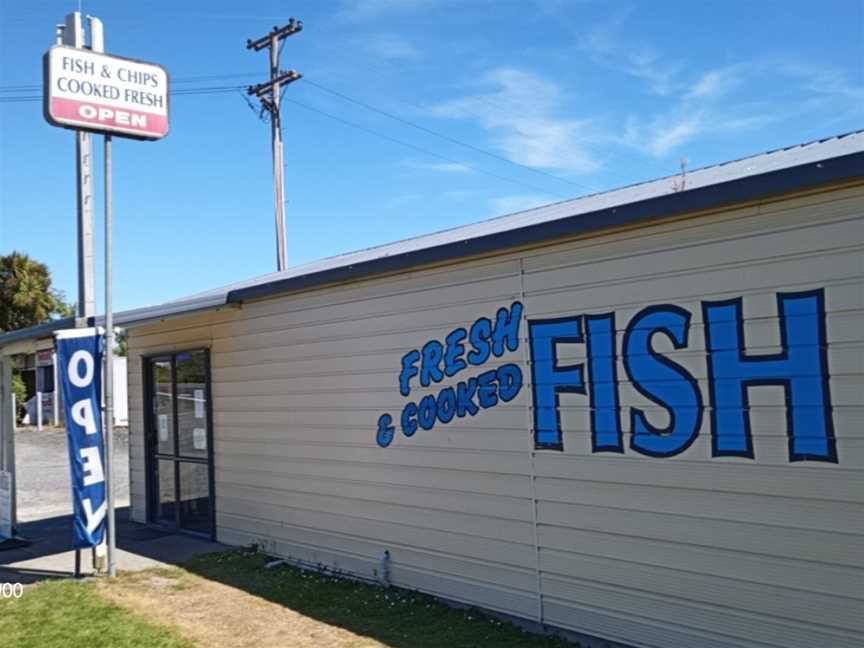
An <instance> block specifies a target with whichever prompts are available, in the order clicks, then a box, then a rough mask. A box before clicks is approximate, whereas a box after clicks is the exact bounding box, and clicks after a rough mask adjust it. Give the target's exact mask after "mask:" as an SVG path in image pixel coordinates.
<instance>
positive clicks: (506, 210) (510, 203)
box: [488, 194, 549, 216]
mask: <svg viewBox="0 0 864 648" xmlns="http://www.w3.org/2000/svg"><path fill="white" fill-rule="evenodd" d="M488 203H489V209H490V210H491V211H492V214H493V215H495V216H502V215H505V214H512V213H514V212H519V211H525V210H526V209H532V208H534V207H540V206H541V205H547V204H549V197H548V196H540V195H535V194H517V195H514V196H499V197H498V198H491V199H490V200H489V201H488Z"/></svg>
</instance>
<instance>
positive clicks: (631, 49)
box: [576, 7, 682, 95]
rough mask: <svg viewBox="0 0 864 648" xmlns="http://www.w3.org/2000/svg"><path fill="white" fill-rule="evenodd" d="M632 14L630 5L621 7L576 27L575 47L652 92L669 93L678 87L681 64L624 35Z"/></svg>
mask: <svg viewBox="0 0 864 648" xmlns="http://www.w3.org/2000/svg"><path fill="white" fill-rule="evenodd" d="M632 13H633V8H632V7H628V8H624V9H620V10H618V11H616V12H613V13H612V14H611V16H610V17H609V18H608V19H607V20H606V22H603V23H600V24H598V25H595V26H594V27H593V28H591V29H589V30H587V31H585V30H583V29H580V30H578V32H576V33H577V39H578V46H579V48H580V49H581V50H582V51H583V52H585V53H587V54H588V55H589V56H590V57H591V59H592V60H593V61H594V62H596V63H599V64H601V65H605V66H607V67H611V68H613V69H615V70H618V71H620V72H623V73H625V74H628V75H630V76H633V77H636V78H637V79H642V80H643V81H646V82H647V83H648V85H649V87H650V88H651V91H652V92H654V93H655V94H658V95H668V94H671V93H672V92H674V91H675V90H676V89H677V88H678V87H679V84H678V81H677V76H678V74H679V73H680V71H681V68H682V66H681V64H680V63H678V62H669V61H665V60H663V58H662V57H661V56H660V53H659V52H658V51H657V50H656V49H654V48H653V47H648V46H645V45H640V44H639V43H636V42H634V41H633V39H629V38H626V37H625V36H624V35H623V33H622V31H623V27H624V25H625V23H626V22H627V20H628V19H629V18H630V15H631V14H632Z"/></svg>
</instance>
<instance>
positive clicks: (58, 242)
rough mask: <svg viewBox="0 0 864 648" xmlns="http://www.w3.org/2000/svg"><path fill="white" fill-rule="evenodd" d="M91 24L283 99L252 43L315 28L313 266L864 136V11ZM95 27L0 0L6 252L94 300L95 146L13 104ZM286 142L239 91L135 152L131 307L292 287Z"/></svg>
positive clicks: (665, 10) (282, 13)
mask: <svg viewBox="0 0 864 648" xmlns="http://www.w3.org/2000/svg"><path fill="white" fill-rule="evenodd" d="M82 4H83V11H84V12H85V13H90V14H93V15H95V16H98V17H99V18H101V19H102V20H103V22H104V23H105V31H106V51H108V52H109V53H113V54H117V55H121V56H128V57H132V58H138V59H144V60H148V61H153V62H157V63H160V64H161V65H163V66H165V67H166V68H167V69H168V71H169V73H170V74H171V76H172V79H173V81H174V89H175V90H179V89H181V88H182V89H189V88H196V87H208V88H209V87H214V86H220V87H224V86H233V85H246V84H249V83H254V82H258V81H263V80H264V78H265V74H266V68H267V63H266V54H265V53H263V52H262V53H258V54H256V53H253V52H250V51H247V50H246V48H245V42H246V39H247V38H248V37H257V36H260V35H263V34H264V33H266V32H267V31H269V29H270V28H271V27H272V26H273V25H276V24H282V23H284V22H285V21H286V20H287V18H288V17H289V16H294V17H296V18H299V19H302V20H303V22H304V30H303V31H302V32H301V33H300V34H297V35H295V36H293V37H291V38H290V39H288V41H287V42H286V45H285V48H284V52H283V56H282V64H283V67H285V68H294V69H297V70H298V71H300V72H302V73H303V74H304V76H305V79H304V80H301V81H299V82H297V83H295V84H293V85H292V86H291V87H290V88H289V89H288V90H287V92H286V94H285V98H286V100H288V103H286V104H285V106H284V111H283V121H284V124H285V141H286V146H285V163H286V194H287V199H288V204H287V208H286V216H287V231H288V235H287V236H288V262H289V265H296V264H300V263H303V262H306V261H310V260H314V259H318V258H321V257H325V256H330V255H333V254H338V253H341V252H347V251H351V250H355V249H358V248H362V247H367V246H371V245H376V244H381V243H386V242H389V241H393V240H397V239H401V238H405V237H409V236H415V235H418V234H422V233H426V232H431V231H435V230H439V229H443V228H447V227H452V226H455V225H459V224H464V223H469V222H473V221H477V220H480V219H483V218H488V217H490V216H495V215H500V214H504V213H508V212H512V211H516V210H519V209H523V208H527V207H531V206H535V205H539V204H544V203H549V202H554V201H557V200H562V199H566V198H572V197H576V196H579V195H582V194H585V193H590V192H593V191H598V190H605V189H611V188H615V187H617V186H621V185H624V184H629V183H632V182H638V181H642V180H649V179H652V178H655V177H659V176H664V175H670V174H673V173H675V172H677V171H678V168H679V164H680V161H681V159H682V158H686V159H687V160H688V166H689V167H690V168H698V167H701V166H705V165H708V164H713V163H717V162H723V161H726V160H730V159H734V158H739V157H742V156H746V155H751V154H754V153H758V152H761V151H764V150H768V149H771V148H777V147H782V146H787V145H791V144H795V143H800V142H804V141H809V140H813V139H817V138H821V137H827V136H831V135H835V134H839V133H842V132H847V131H850V130H855V129H858V128H862V127H864V109H862V106H864V35H862V34H864V27H862V25H864V9H862V7H864V2H862V1H861V0H848V1H847V0H825V1H822V2H812V1H805V2H796V1H791V0H787V1H784V2H780V1H777V2H773V1H765V2H744V1H735V0H725V1H722V2H720V1H716V2H715V1H710V0H708V1H703V2H692V1H687V2H684V1H681V2H677V1H676V2H673V1H671V0H669V1H665V2H650V3H649V2H622V3H616V2H591V1H577V0H570V1H565V0H561V1H555V0H537V1H535V2H531V1H530V0H514V1H510V0H502V1H497V2H492V1H485V0H473V1H471V2H468V1H458V0H449V1H448V0H437V1H431V0H359V1H354V2H339V1H338V0H330V1H319V2H276V1H269V0H262V1H260V2H243V3H241V2H236V1H235V2H229V1H227V0H208V1H207V2H203V1H200V2H198V1H196V2H192V1H189V2H168V1H151V2H145V1H137V2H121V1H116V0H114V1H109V0H102V1H96V0H92V1H87V0H85V1H84V2H83V3H82ZM77 7H78V2H77V0H74V1H73V0H68V1H64V2H60V1H49V0H46V1H37V0H34V1H32V2H24V1H23V0H18V1H14V2H13V1H12V0H0V61H2V62H0V251H2V252H3V253H5V252H8V251H10V250H13V249H16V250H21V251H25V252H27V253H29V254H30V255H32V256H34V257H35V258H37V259H39V260H41V261H44V262H45V263H47V264H48V266H49V267H50V269H51V271H52V273H53V275H54V281H55V284H56V285H57V286H58V287H59V288H60V289H62V290H64V291H65V293H66V295H67V298H69V299H70V300H74V298H75V286H76V276H75V272H76V260H75V185H74V179H75V174H74V166H73V164H74V158H73V156H74V141H73V134H72V133H71V132H69V131H65V130H62V129H59V128H54V127H51V126H49V125H48V124H46V123H45V122H44V120H43V117H42V113H41V105H40V103H39V102H38V101H35V102H32V101H31V102H27V101H25V102H8V101H7V102H3V99H2V98H4V97H12V96H32V95H34V94H36V95H38V94H39V93H40V90H39V89H38V88H37V89H35V90H34V89H23V90H10V89H9V88H10V87H18V86H37V85H39V84H40V83H41V56H42V54H43V53H44V51H45V50H46V49H47V48H48V47H49V46H50V45H51V44H52V43H53V38H54V37H53V34H54V25H55V23H57V22H60V21H62V18H63V16H64V15H65V14H66V13H68V12H69V11H73V10H75V9H76V8H77ZM190 77H199V79H198V80H197V81H193V80H190ZM200 77H210V78H205V79H200ZM336 93H338V94H336ZM295 102H296V103H295ZM362 104H367V105H368V106H372V107H374V108H375V109H377V110H378V111H383V112H386V113H389V114H391V115H394V116H396V117H397V118H399V119H393V118H392V117H388V116H386V115H384V114H381V112H375V111H373V110H370V109H369V108H367V107H365V106H364V105H362ZM400 120H401V121H400ZM345 122H348V123H345ZM411 124H414V125H415V126H412V125H411ZM417 126H419V127H420V128H417ZM422 129H426V130H422ZM370 131H372V132H370ZM428 131H434V133H437V134H438V135H435V134H433V133H430V132H428ZM442 136H443V137H442ZM394 140H395V141H394ZM454 140H456V141H458V142H462V143H463V144H458V143H457V142H456V141H454ZM269 142H270V139H269V126H268V125H266V124H264V123H262V122H261V121H260V120H259V119H258V117H257V115H256V113H255V112H253V111H252V110H251V109H250V107H249V105H248V104H247V102H246V100H245V99H244V98H243V93H242V92H241V91H239V90H237V91H231V90H229V91H225V92H221V93H219V94H192V95H186V96H177V97H175V98H174V99H172V105H171V133H170V134H169V135H168V137H167V138H166V139H164V140H162V141H159V142H136V141H131V140H119V139H115V147H114V158H115V163H114V174H115V183H114V205H115V306H116V307H117V308H118V309H126V308H132V307H136V306H143V305H146V304H152V303H158V302H161V301H164V300H167V299H173V298H177V297H180V296H183V295H185V294H189V293H194V292H197V291H201V290H206V289H209V288H213V287H216V286H220V285H224V284H227V283H230V282H232V281H237V280H241V279H245V278H249V277H253V276H256V275H261V274H265V273H268V272H272V271H273V270H274V269H275V243H274V234H273V207H272V180H271V161H270V144H269ZM466 145H467V146H466ZM477 149H480V150H477ZM481 151H482V152H481ZM96 153H97V164H98V165H101V139H100V140H98V142H97V146H96ZM99 168H100V169H101V166H100V167H99ZM100 175H101V174H100ZM97 198H101V184H99V183H98V182H97ZM96 208H97V231H98V232H99V234H100V236H99V238H98V240H97V260H98V262H99V264H100V265H101V262H102V258H103V255H102V239H101V231H102V230H101V228H102V218H101V217H102V212H101V200H98V201H97V205H96ZM101 282H102V279H101V277H100V279H99V290H98V299H99V303H100V310H101V303H102V302H101V300H102V290H101V288H102V283H101Z"/></svg>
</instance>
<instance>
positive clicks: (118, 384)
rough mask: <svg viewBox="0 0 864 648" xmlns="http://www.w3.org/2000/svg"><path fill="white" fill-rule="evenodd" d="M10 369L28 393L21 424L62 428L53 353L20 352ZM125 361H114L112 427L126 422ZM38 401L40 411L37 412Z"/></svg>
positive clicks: (12, 357) (123, 358) (49, 351)
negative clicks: (40, 407) (59, 426)
mask: <svg viewBox="0 0 864 648" xmlns="http://www.w3.org/2000/svg"><path fill="white" fill-rule="evenodd" d="M11 362H12V366H13V368H14V369H15V370H17V371H18V372H20V374H21V378H22V380H23V382H24V387H25V389H26V393H27V400H26V403H25V404H24V412H25V414H24V416H23V420H21V421H19V423H22V424H24V425H41V423H44V424H51V425H62V424H63V405H62V398H61V397H60V392H59V390H55V386H56V385H57V370H56V354H55V353H54V351H53V350H52V349H43V350H40V351H36V352H35V353H20V354H18V355H14V356H11ZM127 384H128V380H127V378H126V358H125V356H116V357H115V358H114V425H115V426H125V425H128V423H129V407H128V402H127V399H126V386H127ZM40 402H41V405H42V410H41V412H40V411H39V410H38V409H37V408H38V405H39V403H40ZM40 422H41V423H40Z"/></svg>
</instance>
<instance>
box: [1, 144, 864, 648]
mask: <svg viewBox="0 0 864 648" xmlns="http://www.w3.org/2000/svg"><path fill="white" fill-rule="evenodd" d="M682 184H684V187H683V188H682V186H681V185H682ZM862 252H864V131H862V132H857V133H852V134H848V135H845V136H840V137H835V138H831V139H827V140H823V141H819V142H814V143H810V144H806V145H801V146H794V147H791V148H788V149H783V150H778V151H773V152H769V153H765V154H762V155H757V156H755V157H751V158H746V159H743V160H738V161H735V162H730V163H727V164H722V165H718V166H714V167H710V168H706V169H702V170H697V171H693V172H690V173H688V174H687V175H686V178H684V179H683V182H682V178H664V179H660V180H656V181H653V182H648V183H645V184H640V185H634V186H631V187H625V188H623V189H619V190H616V191H610V192H607V193H602V194H597V195H592V196H587V197H584V198H579V199H576V200H572V201H567V202H562V203H558V204H554V205H550V206H547V207H542V208H538V209H533V210H529V211H525V212H521V213H518V214H513V215H511V216H506V217H503V218H498V219H493V220H489V221H485V222H482V223H478V224H475V225H469V226H466V227H460V228H456V229H451V230H447V231H444V232H440V233H437V234H432V235H429V236H422V237H418V238H415V239H410V240H407V241H401V242H398V243H394V244H392V245H386V246H382V247H378V248H372V249H369V250H364V251H361V252H357V253H353V254H347V255H343V256H339V257H335V258H332V259H326V260H323V261H320V262H315V263H311V264H308V265H305V266H302V267H299V268H295V269H291V270H288V271H286V272H283V273H278V274H273V275H268V276H266V277H263V278H259V279H256V280H252V281H247V282H243V283H239V284H236V285H233V286H229V287H227V288H223V289H219V290H214V291H210V292H206V293H202V294H199V295H195V296H192V297H189V298H186V299H184V300H180V301H175V302H169V303H166V304H162V305H160V306H156V307H152V308H144V309H138V310H134V311H129V312H126V313H122V314H120V315H119V316H118V317H117V320H118V324H119V325H122V326H125V327H126V328H127V329H128V358H129V418H130V462H131V470H130V474H131V494H132V495H131V501H132V515H133V516H134V518H135V519H138V520H140V521H142V522H151V523H154V524H168V525H176V526H179V527H180V528H183V529H187V530H189V531H190V532H196V533H203V534H205V535H211V536H213V537H215V538H217V539H218V540H220V541H222V542H226V543H229V544H236V545H245V544H250V543H255V544H258V545H261V546H263V547H264V548H265V549H266V550H267V551H268V552H271V553H273V554H276V555H279V556H283V557H285V558H288V559H291V560H294V561H297V562H300V563H304V564H323V565H326V566H329V567H332V568H335V569H340V570H344V571H347V572H350V573H353V574H357V575H360V576H363V577H367V578H382V576H383V575H382V571H383V570H385V569H386V570H387V571H389V579H390V581H391V582H392V583H393V584H395V585H398V586H402V587H407V588H412V589H418V590H422V591H424V592H428V593H432V594H435V595H439V596H441V597H444V598H447V599H451V600H455V601H458V602H461V603H465V604H469V605H476V606H479V607H482V608H487V609H491V610H495V611H497V612H501V613H505V614H508V615H513V616H515V617H517V618H520V619H525V620H529V621H537V622H540V623H543V624H545V625H548V626H551V627H554V628H561V629H565V630H568V631H572V632H575V633H580V634H582V635H585V636H588V637H594V638H599V639H605V640H610V641H615V642H620V643H622V644H626V645H632V646H643V647H656V648H660V647H662V648H676V647H678V648H692V647H694V646H700V647H714V648H720V647H725V648H729V647H733V646H734V647H741V646H753V647H760V648H768V647H772V646H777V647H780V646H782V647H783V648H790V647H801V648H804V647H806V648H810V647H812V646H833V647H843V646H849V647H851V646H857V645H859V643H858V641H859V640H860V637H861V633H862V629H864V628H862V618H864V614H862V612H864V571H862V552H861V546H862V539H864V538H862V533H864V529H862V522H864V516H862V515H861V513H862V499H864V498H862V496H864V480H862V476H864V472H862V468H864V389H862V387H864V284H862V278H864V254H862ZM50 328H51V327H47V328H46V327H43V328H41V329H35V330H28V331H22V332H15V333H11V334H7V335H5V336H2V337H0V349H2V350H3V353H4V354H7V355H8V354H9V353H11V352H13V351H16V350H20V349H21V348H23V347H27V348H31V349H32V350H38V348H40V347H45V346H46V342H45V340H46V339H47V338H45V336H46V335H50V330H49V329H50ZM48 344H50V342H49V343H48ZM4 433H5V428H4ZM5 439H6V447H8V444H9V435H8V434H6V436H5ZM8 455H9V451H8V450H7V452H6V454H5V455H4V456H8ZM4 465H6V466H8V463H7V464H4ZM385 552H386V553H385Z"/></svg>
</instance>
